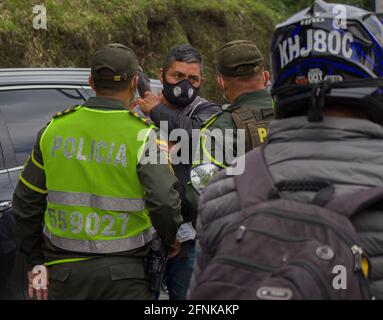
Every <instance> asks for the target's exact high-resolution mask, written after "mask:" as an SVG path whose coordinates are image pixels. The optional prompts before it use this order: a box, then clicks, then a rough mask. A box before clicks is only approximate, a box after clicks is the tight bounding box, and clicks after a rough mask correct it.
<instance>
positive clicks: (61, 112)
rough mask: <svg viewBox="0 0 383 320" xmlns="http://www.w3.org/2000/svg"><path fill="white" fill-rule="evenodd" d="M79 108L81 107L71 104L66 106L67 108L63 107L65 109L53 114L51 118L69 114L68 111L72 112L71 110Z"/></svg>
mask: <svg viewBox="0 0 383 320" xmlns="http://www.w3.org/2000/svg"><path fill="white" fill-rule="evenodd" d="M80 108H81V106H73V107H70V108H67V109H65V110H63V111H60V112H57V113H56V114H55V115H54V116H53V118H54V119H56V118H59V117H62V116H65V115H67V114H69V113H72V112H74V111H77V110H79V109H80Z"/></svg>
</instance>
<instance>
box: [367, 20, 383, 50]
mask: <svg viewBox="0 0 383 320" xmlns="http://www.w3.org/2000/svg"><path fill="white" fill-rule="evenodd" d="M364 23H365V24H366V26H367V28H368V29H369V31H370V32H371V33H372V34H373V35H374V37H375V38H376V40H377V41H378V42H379V44H380V45H381V46H383V23H382V21H381V20H379V19H378V18H377V17H376V16H375V15H371V16H369V17H368V18H366V19H365V20H364Z"/></svg>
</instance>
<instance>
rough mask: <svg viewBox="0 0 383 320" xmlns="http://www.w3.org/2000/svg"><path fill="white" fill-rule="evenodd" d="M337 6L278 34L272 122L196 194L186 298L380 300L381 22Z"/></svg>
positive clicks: (309, 13)
mask: <svg viewBox="0 0 383 320" xmlns="http://www.w3.org/2000/svg"><path fill="white" fill-rule="evenodd" d="M335 6H336V5H335V4H330V3H326V2H324V1H321V0H316V1H315V3H314V4H313V6H311V7H309V8H307V9H305V10H303V11H301V12H299V13H297V14H296V15H294V16H293V17H292V18H290V19H289V20H287V21H286V22H285V23H282V24H280V25H278V26H277V28H276V31H275V34H274V37H273V41H272V46H271V65H272V74H273V89H272V95H273V97H274V99H275V110H276V119H277V120H275V121H273V122H271V124H270V126H269V136H268V143H267V144H266V145H265V146H264V147H261V148H257V149H255V150H254V151H252V152H250V153H248V154H247V155H246V156H244V157H241V158H240V159H238V162H237V165H240V166H244V167H245V170H244V173H243V174H241V175H237V176H230V175H228V173H227V171H222V172H220V173H219V174H217V175H216V176H215V177H214V178H213V179H212V181H211V183H210V185H209V186H208V187H207V188H205V190H204V191H203V193H202V195H201V200H200V207H199V208H200V212H199V218H198V221H197V235H198V241H197V261H196V267H195V271H194V274H193V278H192V282H191V287H190V289H189V294H188V297H189V298H190V299H221V300H224V299H275V300H288V299H382V298H383V262H382V261H383V246H382V239H383V188H382V187H383V158H382V156H381V155H382V151H383V128H382V124H383V79H382V75H383V69H382V65H381V61H382V58H383V38H382V34H383V25H382V23H381V22H380V21H379V20H378V19H377V18H376V16H375V15H374V14H372V13H370V12H367V11H364V10H362V9H359V8H356V7H353V6H343V7H342V10H345V12H346V13H347V14H346V17H347V20H345V21H341V22H342V23H340V21H339V19H338V20H337V18H339V16H337V15H336V12H337V11H336V10H335V9H336V7H335ZM338 9H339V7H338ZM335 22H337V23H335Z"/></svg>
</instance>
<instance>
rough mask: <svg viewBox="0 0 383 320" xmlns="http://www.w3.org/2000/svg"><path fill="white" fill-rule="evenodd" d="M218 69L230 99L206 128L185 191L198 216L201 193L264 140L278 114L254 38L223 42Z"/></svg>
mask: <svg viewBox="0 0 383 320" xmlns="http://www.w3.org/2000/svg"><path fill="white" fill-rule="evenodd" d="M217 69H218V76H217V79H216V81H217V84H218V87H219V89H220V91H221V92H222V93H223V96H224V99H225V100H226V101H227V102H228V104H226V105H224V106H223V107H222V110H221V111H220V112H218V113H217V114H215V115H214V116H213V117H211V118H210V119H209V120H207V121H206V122H205V123H204V124H203V125H202V127H201V132H200V137H201V138H200V143H199V148H198V150H197V151H198V152H197V153H196V155H195V157H194V162H193V167H192V170H191V180H190V182H189V184H188V186H187V190H186V198H187V201H188V202H189V204H190V207H192V208H193V210H192V211H193V215H194V220H195V217H196V214H197V206H198V198H199V193H200V192H201V191H202V190H203V188H204V187H205V186H206V185H207V184H208V182H209V181H210V179H211V177H212V176H213V175H215V174H216V173H217V172H218V171H220V170H221V169H224V168H226V167H228V166H229V165H231V164H232V162H233V161H234V160H235V159H236V158H237V157H239V156H241V155H243V154H244V153H246V152H249V151H250V150H252V149H253V148H255V147H257V146H259V145H261V144H262V143H264V142H265V141H266V138H267V127H268V123H269V122H270V120H272V119H273V118H274V112H273V102H272V99H271V96H270V94H269V92H268V90H267V86H268V85H269V84H270V81H269V80H270V75H269V72H268V71H266V69H265V62H264V58H263V55H262V53H261V52H260V50H259V49H258V47H257V46H256V44H255V43H253V42H251V41H247V40H234V41H231V42H228V43H226V44H225V45H223V46H222V47H221V49H220V50H219V52H218V55H217ZM239 129H241V130H239Z"/></svg>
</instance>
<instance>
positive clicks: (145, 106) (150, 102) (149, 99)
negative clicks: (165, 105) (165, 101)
mask: <svg viewBox="0 0 383 320" xmlns="http://www.w3.org/2000/svg"><path fill="white" fill-rule="evenodd" d="M162 98H163V97H162V93H158V95H155V94H154V93H152V92H149V91H146V92H145V98H144V99H142V98H138V99H137V103H138V105H139V106H140V107H141V110H142V111H143V112H144V113H145V114H147V115H150V112H151V111H152V109H153V108H154V107H156V106H158V105H159V104H161V103H162Z"/></svg>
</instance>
